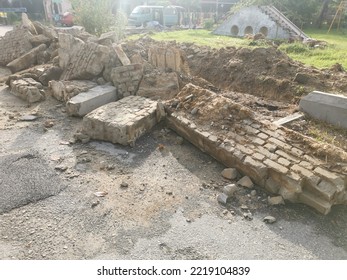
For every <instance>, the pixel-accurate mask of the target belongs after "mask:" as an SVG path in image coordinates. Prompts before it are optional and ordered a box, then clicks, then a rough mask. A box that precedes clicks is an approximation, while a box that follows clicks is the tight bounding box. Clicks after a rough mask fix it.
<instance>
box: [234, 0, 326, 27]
mask: <svg viewBox="0 0 347 280" xmlns="http://www.w3.org/2000/svg"><path fill="white" fill-rule="evenodd" d="M321 1H322V0H305V1H302V0H241V1H240V2H239V3H238V4H237V5H235V8H234V9H239V8H241V7H245V6H251V5H273V6H275V7H276V8H278V9H279V10H280V11H281V12H282V13H284V14H285V15H286V16H287V17H288V18H289V19H290V20H291V21H293V22H294V23H295V24H296V25H298V26H304V25H308V24H311V23H313V22H315V19H316V15H317V12H318V9H319V7H320V5H321Z"/></svg>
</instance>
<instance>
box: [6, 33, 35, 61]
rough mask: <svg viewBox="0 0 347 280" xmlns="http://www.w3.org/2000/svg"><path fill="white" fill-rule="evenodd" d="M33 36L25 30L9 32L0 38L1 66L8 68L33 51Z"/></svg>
mask: <svg viewBox="0 0 347 280" xmlns="http://www.w3.org/2000/svg"><path fill="white" fill-rule="evenodd" d="M32 37H33V35H32V34H31V33H30V32H29V31H28V30H25V29H16V30H12V31H9V32H7V33H6V34H5V36H3V37H1V38H0V50H1V51H0V66H6V65H7V64H8V63H10V62H11V61H13V60H15V59H16V58H18V57H20V56H22V55H23V54H25V53H27V52H28V51H30V50H31V49H32V45H31V43H30V39H31V38H32Z"/></svg>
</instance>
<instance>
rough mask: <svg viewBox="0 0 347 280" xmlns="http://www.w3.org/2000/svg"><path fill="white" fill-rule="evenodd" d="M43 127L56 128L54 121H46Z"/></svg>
mask: <svg viewBox="0 0 347 280" xmlns="http://www.w3.org/2000/svg"><path fill="white" fill-rule="evenodd" d="M43 126H44V127H45V128H51V127H53V126H54V122H53V121H45V122H44V123H43Z"/></svg>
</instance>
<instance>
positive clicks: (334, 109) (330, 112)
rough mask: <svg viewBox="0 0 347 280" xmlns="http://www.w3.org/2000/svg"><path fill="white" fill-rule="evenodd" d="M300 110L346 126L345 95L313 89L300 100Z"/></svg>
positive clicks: (337, 124) (346, 109)
mask: <svg viewBox="0 0 347 280" xmlns="http://www.w3.org/2000/svg"><path fill="white" fill-rule="evenodd" d="M299 106H300V110H301V111H303V112H305V113H307V114H308V115H310V116H311V117H313V118H315V119H318V120H321V121H325V122H328V123H331V124H333V125H335V126H339V127H342V128H347V121H346V120H347V97H346V96H340V95H335V94H329V93H325V92H320V91H313V92H311V93H310V94H308V95H307V96H305V97H303V98H302V99H301V101H300V104H299Z"/></svg>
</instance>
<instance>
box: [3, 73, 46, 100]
mask: <svg viewBox="0 0 347 280" xmlns="http://www.w3.org/2000/svg"><path fill="white" fill-rule="evenodd" d="M10 88H11V93H12V94H13V95H15V96H18V97H19V98H21V99H24V100H26V101H28V102H29V103H34V102H39V101H41V100H43V99H44V94H43V93H41V90H42V88H43V86H42V84H40V83H39V82H36V81H35V80H34V79H31V78H24V79H19V80H12V81H11V83H10Z"/></svg>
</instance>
